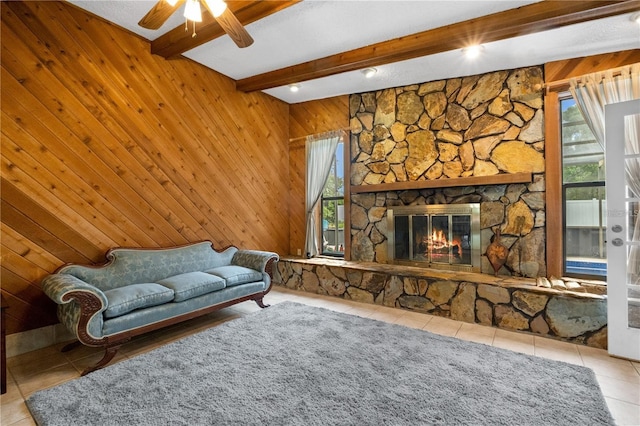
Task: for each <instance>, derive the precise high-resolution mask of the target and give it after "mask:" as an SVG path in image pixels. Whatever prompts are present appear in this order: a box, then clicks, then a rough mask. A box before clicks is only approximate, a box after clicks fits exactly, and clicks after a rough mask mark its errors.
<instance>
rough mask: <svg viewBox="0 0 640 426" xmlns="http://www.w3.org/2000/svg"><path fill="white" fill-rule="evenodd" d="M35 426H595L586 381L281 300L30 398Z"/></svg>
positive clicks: (602, 414)
mask: <svg viewBox="0 0 640 426" xmlns="http://www.w3.org/2000/svg"><path fill="white" fill-rule="evenodd" d="M27 404H28V407H29V409H30V410H31V413H32V414H33V416H34V418H35V419H36V421H37V422H38V424H41V425H165V424H166V425H278V426H279V425H305V426H306V425H438V424H443V425H445V424H446V425H580V426H585V425H607V424H614V422H613V419H612V418H611V415H610V413H609V411H608V409H607V406H606V404H605V400H604V397H603V396H602V393H601V392H600V388H599V386H598V383H597V382H596V379H595V375H594V373H593V371H592V370H590V369H588V368H585V367H581V366H576V365H572V364H567V363H563V362H558V361H552V360H547V359H544V358H539V357H533V356H528V355H523V354H519V353H515V352H511V351H507V350H502V349H499V348H494V347H490V346H487V345H482V344H478V343H472V342H465V341H461V340H457V339H454V338H449V337H443V336H439V335H435V334H432V333H428V332H425V331H421V330H415V329H411V328H407V327H403V326H400V325H393V324H388V323H384V322H380V321H375V320H371V319H365V318H360V317H357V316H352V315H348V314H343V313H338V312H333V311H330V310H327V309H322V308H316V307H310V306H306V305H301V304H297V303H293V302H283V303H279V304H276V305H274V306H272V307H270V308H267V309H264V310H262V311H260V312H256V313H254V314H251V315H248V316H246V317H242V318H239V319H235V320H232V321H229V322H227V323H224V324H222V325H219V326H216V327H213V328H211V329H209V330H206V331H204V332H201V333H198V334H194V335H192V336H189V337H186V338H184V339H182V340H179V341H176V342H173V343H170V344H167V345H166V346H163V347H161V348H158V349H155V350H153V351H151V352H148V353H145V354H142V355H139V356H137V357H135V358H132V359H130V360H125V361H122V362H120V363H117V364H114V365H111V366H109V367H107V368H105V369H103V370H98V371H96V372H93V373H91V374H89V375H87V376H84V377H81V378H79V379H76V380H73V381H70V382H67V383H64V384H62V385H59V386H56V387H54V388H50V389H46V390H42V391H39V392H36V393H35V394H33V395H32V396H31V397H30V398H29V399H28V401H27Z"/></svg>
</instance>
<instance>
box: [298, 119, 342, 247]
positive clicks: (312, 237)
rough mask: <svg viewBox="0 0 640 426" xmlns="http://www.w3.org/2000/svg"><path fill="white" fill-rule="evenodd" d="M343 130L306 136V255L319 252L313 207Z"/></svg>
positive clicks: (318, 197)
mask: <svg viewBox="0 0 640 426" xmlns="http://www.w3.org/2000/svg"><path fill="white" fill-rule="evenodd" d="M342 134H343V132H341V131H338V132H330V133H325V134H322V135H314V136H309V137H307V180H306V182H307V184H306V187H305V188H306V194H305V199H306V200H305V208H306V212H307V236H306V241H305V251H306V253H307V255H308V256H310V257H311V256H315V255H317V254H318V253H319V251H320V249H319V247H318V236H317V229H316V221H315V209H316V205H317V204H318V200H319V199H320V196H321V195H322V190H323V189H324V185H325V183H326V182H327V178H328V177H329V172H330V171H331V163H332V162H333V159H334V158H335V155H336V148H337V147H338V142H340V139H341V138H342Z"/></svg>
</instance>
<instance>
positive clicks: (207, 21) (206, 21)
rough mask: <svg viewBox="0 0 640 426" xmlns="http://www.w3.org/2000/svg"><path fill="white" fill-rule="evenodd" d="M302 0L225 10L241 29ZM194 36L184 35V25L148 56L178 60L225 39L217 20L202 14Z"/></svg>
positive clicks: (244, 4)
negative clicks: (202, 47)
mask: <svg viewBox="0 0 640 426" xmlns="http://www.w3.org/2000/svg"><path fill="white" fill-rule="evenodd" d="M300 1H302V0H289V1H271V0H270V1H261V0H258V1H227V2H226V3H227V6H228V7H229V10H231V11H232V12H233V13H234V15H236V18H238V20H239V21H240V23H242V24H243V25H247V24H250V23H252V22H254V21H257V20H259V19H262V18H264V17H266V16H269V15H271V14H273V13H276V12H279V11H281V10H283V9H286V8H287V7H290V6H293V5H294V4H296V3H299V2H300ZM196 30H197V31H196V32H197V36H196V37H192V36H191V34H192V31H185V30H184V25H180V26H178V27H176V28H174V29H172V30H171V31H169V32H168V33H166V34H164V35H162V36H160V37H158V38H157V39H155V40H153V41H152V42H151V53H153V54H154V55H159V56H162V57H163V58H165V59H171V58H175V57H177V56H180V55H181V54H183V53H184V52H186V51H187V50H191V49H193V48H194V47H198V46H200V45H202V44H205V43H207V42H209V41H211V40H214V39H216V38H218V37H221V36H223V35H225V34H226V33H225V31H224V30H223V29H222V27H221V26H220V24H218V22H217V21H216V19H215V18H214V17H213V16H211V14H210V13H209V12H208V11H206V10H203V12H202V23H201V24H198V25H197V26H196Z"/></svg>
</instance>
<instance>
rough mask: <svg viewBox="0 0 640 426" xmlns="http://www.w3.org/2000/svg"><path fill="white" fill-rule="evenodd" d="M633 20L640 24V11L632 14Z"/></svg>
mask: <svg viewBox="0 0 640 426" xmlns="http://www.w3.org/2000/svg"><path fill="white" fill-rule="evenodd" d="M631 20H632V21H633V22H635V23H636V24H638V25H640V12H636V13H634V14H633V15H631Z"/></svg>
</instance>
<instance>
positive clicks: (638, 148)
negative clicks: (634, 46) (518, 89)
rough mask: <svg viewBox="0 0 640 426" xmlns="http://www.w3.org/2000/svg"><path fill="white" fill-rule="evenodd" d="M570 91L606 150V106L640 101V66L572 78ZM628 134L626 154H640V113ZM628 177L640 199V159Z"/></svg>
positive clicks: (639, 265) (638, 228)
mask: <svg viewBox="0 0 640 426" xmlns="http://www.w3.org/2000/svg"><path fill="white" fill-rule="evenodd" d="M569 85H570V87H569V91H570V92H571V95H572V96H573V98H574V99H575V101H576V104H577V105H578V108H579V109H580V111H581V112H582V115H583V116H584V118H585V121H586V122H587V124H588V125H589V128H591V131H592V132H593V134H594V136H595V137H596V140H597V141H598V143H600V145H601V146H602V147H605V139H604V107H605V105H607V104H612V103H617V102H624V101H630V100H633V99H640V64H634V65H630V66H627V67H623V68H621V69H620V73H619V75H616V76H614V73H613V71H612V70H610V71H605V72H602V73H594V74H589V75H587V76H583V77H582V78H581V81H580V82H579V81H578V80H577V79H571V80H570V82H569ZM625 126H626V132H625V133H626V135H627V138H626V139H625V153H626V154H640V141H639V140H638V135H639V134H640V114H639V115H635V116H633V117H631V118H630V119H627V121H626V122H625ZM625 174H626V177H627V184H628V185H629V189H630V190H631V191H632V192H633V194H634V197H638V198H640V160H639V159H630V160H627V161H626V162H625ZM632 239H633V241H640V216H638V217H636V221H635V226H634V231H633V237H632ZM639 270H640V249H639V248H638V247H637V246H634V247H631V251H630V253H629V264H628V267H627V271H629V273H630V274H631V275H632V281H636V282H639V281H640V274H638V272H637V271H639Z"/></svg>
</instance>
